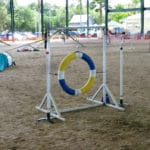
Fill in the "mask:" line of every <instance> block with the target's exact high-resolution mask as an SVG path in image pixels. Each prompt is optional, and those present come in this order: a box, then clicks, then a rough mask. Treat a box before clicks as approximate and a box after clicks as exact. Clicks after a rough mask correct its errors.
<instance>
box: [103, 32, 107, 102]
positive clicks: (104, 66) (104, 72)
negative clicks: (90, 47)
mask: <svg viewBox="0 0 150 150" xmlns="http://www.w3.org/2000/svg"><path fill="white" fill-rule="evenodd" d="M106 40H107V35H106V33H105V31H104V29H103V102H104V104H106V89H105V85H106V78H107V77H106V76H107V74H106V69H107V68H106V43H107V42H106Z"/></svg>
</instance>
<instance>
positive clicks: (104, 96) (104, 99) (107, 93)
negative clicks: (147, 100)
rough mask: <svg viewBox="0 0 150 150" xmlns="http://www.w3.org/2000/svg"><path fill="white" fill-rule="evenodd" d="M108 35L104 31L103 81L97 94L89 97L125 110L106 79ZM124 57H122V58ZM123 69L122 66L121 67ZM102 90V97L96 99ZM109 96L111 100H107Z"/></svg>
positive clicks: (91, 99)
mask: <svg viewBox="0 0 150 150" xmlns="http://www.w3.org/2000/svg"><path fill="white" fill-rule="evenodd" d="M106 43H107V42H106V35H105V34H104V33H103V83H102V84H101V85H100V87H99V88H98V90H97V91H96V92H95V94H94V95H93V96H92V98H88V100H89V101H92V102H95V103H98V104H103V105H105V106H109V107H112V108H115V109H119V110H124V108H123V107H121V106H120V105H119V104H118V103H117V101H116V99H115V98H114V96H113V94H112V93H111V91H110V90H109V88H108V86H107V83H106V80H107V72H106V71H107V64H106V62H107V59H106V50H107V49H106ZM120 59H122V57H121V58H120ZM120 64H122V62H121V63H120ZM121 69H122V68H121ZM122 71H123V70H121V71H120V75H122V76H121V79H120V81H121V83H120V87H121V89H120V91H121V93H122V92H123V89H122V88H123V85H122V84H123V82H122V81H123V73H122ZM101 91H102V99H101V100H100V99H99V100H98V99H96V97H97V96H98V94H99V93H100V92H101ZM107 98H109V99H110V100H111V101H112V102H111V101H110V100H109V102H108V100H107Z"/></svg>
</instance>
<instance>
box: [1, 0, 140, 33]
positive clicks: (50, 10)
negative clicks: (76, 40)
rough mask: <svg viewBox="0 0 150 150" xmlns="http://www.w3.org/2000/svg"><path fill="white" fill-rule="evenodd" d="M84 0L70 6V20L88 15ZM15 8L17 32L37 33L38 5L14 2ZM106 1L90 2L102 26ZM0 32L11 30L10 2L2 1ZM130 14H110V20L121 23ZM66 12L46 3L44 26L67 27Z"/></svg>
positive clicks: (63, 8) (94, 0) (136, 2)
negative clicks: (22, 5) (80, 15)
mask: <svg viewBox="0 0 150 150" xmlns="http://www.w3.org/2000/svg"><path fill="white" fill-rule="evenodd" d="M81 2H82V0H78V1H77V5H76V6H74V5H70V6H69V20H71V18H72V16H73V15H75V14H86V12H87V8H86V6H84V5H82V3H81ZM139 3H140V0H132V4H133V5H138V4H139ZM14 6H15V12H14V13H15V14H14V17H15V31H36V30H37V26H38V24H39V23H40V21H39V13H40V8H39V7H38V4H37V3H31V4H30V5H28V6H24V7H20V6H18V5H17V2H16V0H14ZM103 7H104V0H92V1H90V7H89V13H90V15H91V16H92V17H93V18H94V20H95V23H97V24H100V23H102V22H103V20H104V16H103V14H102V9H103ZM123 7H124V6H123V5H120V4H119V5H117V6H116V8H117V9H122V8H123ZM0 14H1V15H0V21H1V22H0V32H2V31H4V30H10V24H11V15H10V0H0ZM128 15H129V13H126V12H122V13H109V19H112V20H115V21H118V22H120V20H122V19H123V18H125V17H127V16H128ZM65 24H66V10H65V7H58V6H52V5H51V4H50V3H44V25H45V26H47V25H51V26H52V27H53V28H57V27H65Z"/></svg>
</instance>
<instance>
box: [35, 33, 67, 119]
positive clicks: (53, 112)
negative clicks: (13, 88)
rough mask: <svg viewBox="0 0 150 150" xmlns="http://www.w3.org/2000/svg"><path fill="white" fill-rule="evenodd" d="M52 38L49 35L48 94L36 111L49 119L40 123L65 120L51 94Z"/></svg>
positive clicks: (47, 60)
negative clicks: (44, 114) (54, 119)
mask: <svg viewBox="0 0 150 150" xmlns="http://www.w3.org/2000/svg"><path fill="white" fill-rule="evenodd" d="M50 52H51V51H50V37H49V34H48V33H47V49H46V55H47V56H46V77H47V80H46V81H47V83H46V88H47V89H46V94H45V96H44V98H43V99H42V101H41V103H40V105H39V106H36V109H38V110H40V111H42V112H44V113H46V114H47V117H45V118H40V119H38V121H41V120H47V121H51V120H52V119H53V118H57V119H60V120H62V121H64V120H65V119H64V118H63V117H61V114H60V112H59V111H58V108H57V106H56V104H55V100H54V99H53V97H52V94H51V54H50Z"/></svg>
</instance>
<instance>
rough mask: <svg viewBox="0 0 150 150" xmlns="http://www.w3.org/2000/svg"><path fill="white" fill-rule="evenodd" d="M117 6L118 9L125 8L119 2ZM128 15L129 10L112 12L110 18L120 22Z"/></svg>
mask: <svg viewBox="0 0 150 150" xmlns="http://www.w3.org/2000/svg"><path fill="white" fill-rule="evenodd" d="M115 8H116V9H123V8H124V6H123V5H121V4H118V5H117V6H116V7H115ZM127 16H128V13H127V12H119V13H110V14H109V18H110V19H111V20H114V21H117V22H120V21H121V20H122V19H123V18H125V17H127Z"/></svg>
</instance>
